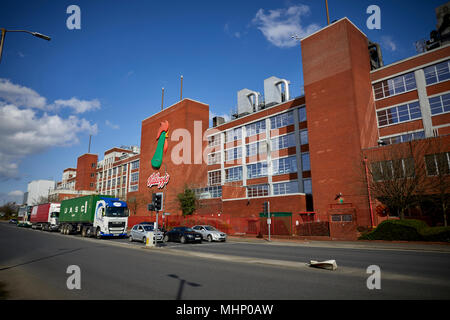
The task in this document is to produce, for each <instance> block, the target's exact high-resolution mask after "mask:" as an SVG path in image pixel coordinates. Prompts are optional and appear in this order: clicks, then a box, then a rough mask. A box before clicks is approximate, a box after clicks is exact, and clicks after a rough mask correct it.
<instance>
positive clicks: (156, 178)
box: [147, 172, 170, 189]
mask: <svg viewBox="0 0 450 320" xmlns="http://www.w3.org/2000/svg"><path fill="white" fill-rule="evenodd" d="M169 179H170V175H169V174H168V173H166V174H165V175H164V176H162V177H161V176H160V175H159V172H154V173H152V175H151V176H150V177H148V179H147V187H149V188H151V187H153V186H158V188H159V189H162V188H164V187H165V186H166V184H167V183H168V182H169Z"/></svg>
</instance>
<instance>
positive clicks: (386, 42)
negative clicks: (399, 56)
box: [381, 36, 397, 51]
mask: <svg viewBox="0 0 450 320" xmlns="http://www.w3.org/2000/svg"><path fill="white" fill-rule="evenodd" d="M381 45H382V46H383V47H384V48H386V49H387V50H390V51H396V50H397V44H396V43H395V42H394V40H392V37H391V36H383V37H381Z"/></svg>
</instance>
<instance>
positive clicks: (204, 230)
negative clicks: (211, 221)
mask: <svg viewBox="0 0 450 320" xmlns="http://www.w3.org/2000/svg"><path fill="white" fill-rule="evenodd" d="M192 229H194V231H196V232H199V233H201V235H202V238H203V240H208V241H209V242H212V241H226V240H227V234H226V233H225V232H221V231H219V230H217V229H216V228H214V227H213V226H209V225H198V226H193V227H192Z"/></svg>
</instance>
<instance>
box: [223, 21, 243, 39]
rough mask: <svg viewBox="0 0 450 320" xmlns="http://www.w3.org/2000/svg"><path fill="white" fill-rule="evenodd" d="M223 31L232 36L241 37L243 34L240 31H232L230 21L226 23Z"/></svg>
mask: <svg viewBox="0 0 450 320" xmlns="http://www.w3.org/2000/svg"><path fill="white" fill-rule="evenodd" d="M223 31H224V32H225V33H226V34H227V35H229V36H230V37H232V38H237V39H239V38H240V37H241V36H242V33H241V32H239V31H235V32H233V31H231V29H230V24H229V23H226V24H225V26H224V27H223ZM244 34H245V32H244Z"/></svg>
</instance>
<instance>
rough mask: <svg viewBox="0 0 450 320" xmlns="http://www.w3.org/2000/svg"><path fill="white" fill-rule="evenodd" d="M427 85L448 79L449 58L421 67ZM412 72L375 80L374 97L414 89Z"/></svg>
mask: <svg viewBox="0 0 450 320" xmlns="http://www.w3.org/2000/svg"><path fill="white" fill-rule="evenodd" d="M423 71H424V74H425V82H426V84H427V85H431V84H434V83H438V82H442V81H446V80H449V79H450V60H447V61H443V62H440V63H437V64H435V65H432V66H429V67H426V68H424V69H423ZM416 88H417V85H416V79H415V76H414V72H409V73H406V74H403V75H401V76H397V77H394V78H391V79H387V80H383V81H380V82H377V83H375V84H374V85H373V90H374V94H375V99H382V98H386V97H389V96H393V95H396V94H400V93H403V92H406V91H409V90H413V89H416Z"/></svg>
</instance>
